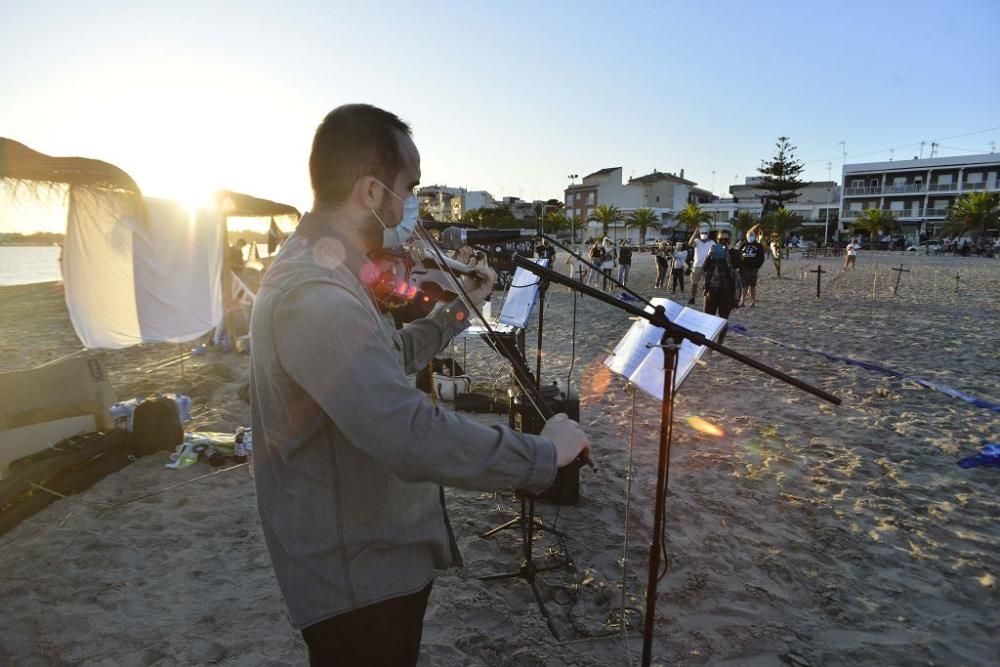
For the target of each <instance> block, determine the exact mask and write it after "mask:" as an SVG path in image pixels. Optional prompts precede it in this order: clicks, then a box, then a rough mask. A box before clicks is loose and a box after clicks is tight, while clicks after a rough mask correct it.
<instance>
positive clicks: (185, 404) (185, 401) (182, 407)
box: [170, 394, 191, 423]
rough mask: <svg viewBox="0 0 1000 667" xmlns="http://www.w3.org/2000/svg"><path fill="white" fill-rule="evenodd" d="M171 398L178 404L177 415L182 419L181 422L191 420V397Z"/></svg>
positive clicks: (172, 395)
mask: <svg viewBox="0 0 1000 667" xmlns="http://www.w3.org/2000/svg"><path fill="white" fill-rule="evenodd" d="M170 398H172V399H174V402H175V403H177V413H178V414H179V415H180V417H181V422H182V423H183V422H186V421H190V420H191V397H190V396H186V395H184V394H171V395H170Z"/></svg>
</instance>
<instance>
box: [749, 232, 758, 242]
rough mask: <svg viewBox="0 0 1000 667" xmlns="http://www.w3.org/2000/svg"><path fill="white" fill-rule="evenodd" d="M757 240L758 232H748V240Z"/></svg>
mask: <svg viewBox="0 0 1000 667" xmlns="http://www.w3.org/2000/svg"><path fill="white" fill-rule="evenodd" d="M756 240H757V235H756V234H748V235H747V241H749V242H750V243H753V242H754V241H756Z"/></svg>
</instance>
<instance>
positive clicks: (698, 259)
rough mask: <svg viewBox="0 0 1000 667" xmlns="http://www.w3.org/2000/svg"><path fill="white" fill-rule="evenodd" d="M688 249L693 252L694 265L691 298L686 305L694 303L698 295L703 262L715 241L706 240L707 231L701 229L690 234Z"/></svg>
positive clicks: (703, 266)
mask: <svg viewBox="0 0 1000 667" xmlns="http://www.w3.org/2000/svg"><path fill="white" fill-rule="evenodd" d="M687 244H688V247H690V248H691V249H692V251H693V252H694V264H693V269H692V271H691V298H690V299H689V300H688V304H689V305H690V304H693V303H694V298H695V296H696V295H697V294H698V283H699V282H700V281H701V276H702V274H703V273H704V269H705V260H706V259H708V252H709V250H711V249H712V246H713V245H715V241H713V240H712V239H710V238H708V229H706V228H704V227H702V228H700V229H697V230H695V231H694V233H692V234H691V238H689V239H688V242H687Z"/></svg>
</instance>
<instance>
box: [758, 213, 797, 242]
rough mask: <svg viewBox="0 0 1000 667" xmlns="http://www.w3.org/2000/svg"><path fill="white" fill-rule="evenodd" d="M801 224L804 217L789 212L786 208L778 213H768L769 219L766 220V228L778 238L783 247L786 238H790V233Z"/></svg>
mask: <svg viewBox="0 0 1000 667" xmlns="http://www.w3.org/2000/svg"><path fill="white" fill-rule="evenodd" d="M801 224H802V216H800V215H799V214H798V213H794V212H792V211H789V210H788V209H787V208H785V207H784V206H782V207H781V208H779V209H778V210H776V211H772V212H770V213H768V214H767V217H766V218H764V227H765V228H767V230H768V231H770V232H771V233H772V234H774V235H775V236H777V237H778V241H780V242H781V245H784V244H785V238H786V237H787V236H788V232H790V231H792V230H793V229H795V228H796V227H798V226H799V225H801Z"/></svg>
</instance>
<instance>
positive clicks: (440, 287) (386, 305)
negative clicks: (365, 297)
mask: <svg viewBox="0 0 1000 667" xmlns="http://www.w3.org/2000/svg"><path fill="white" fill-rule="evenodd" d="M443 259H444V263H445V264H446V265H447V267H448V268H445V267H443V266H442V265H441V264H440V263H439V261H438V258H437V257H432V256H429V255H427V256H424V257H422V258H421V257H415V256H414V253H412V252H410V251H408V250H405V249H391V250H390V249H379V250H376V251H373V252H371V253H369V255H368V262H367V263H366V264H365V265H364V266H363V267H362V269H361V281H362V282H363V283H364V284H365V286H367V287H368V289H369V290H370V291H371V293H372V295H373V296H374V297H375V303H376V304H377V305H378V307H379V310H380V311H381V312H383V313H384V312H392V314H393V317H394V318H395V319H396V320H397V323H405V322H409V321H412V320H414V319H419V318H421V317H424V316H426V315H428V314H429V313H430V312H431V310H433V308H434V306H435V304H437V303H438V302H444V303H449V302H451V301H454V300H455V299H457V298H458V294H459V292H458V288H457V287H456V286H455V279H454V277H453V276H452V274H453V273H454V274H455V275H456V276H459V277H468V278H470V279H472V278H473V277H474V276H477V273H476V270H475V268H474V267H472V266H469V265H467V264H463V263H461V262H459V261H457V260H454V259H451V258H449V257H444V258H443ZM449 269H450V272H449ZM401 321H402V322H401Z"/></svg>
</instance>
